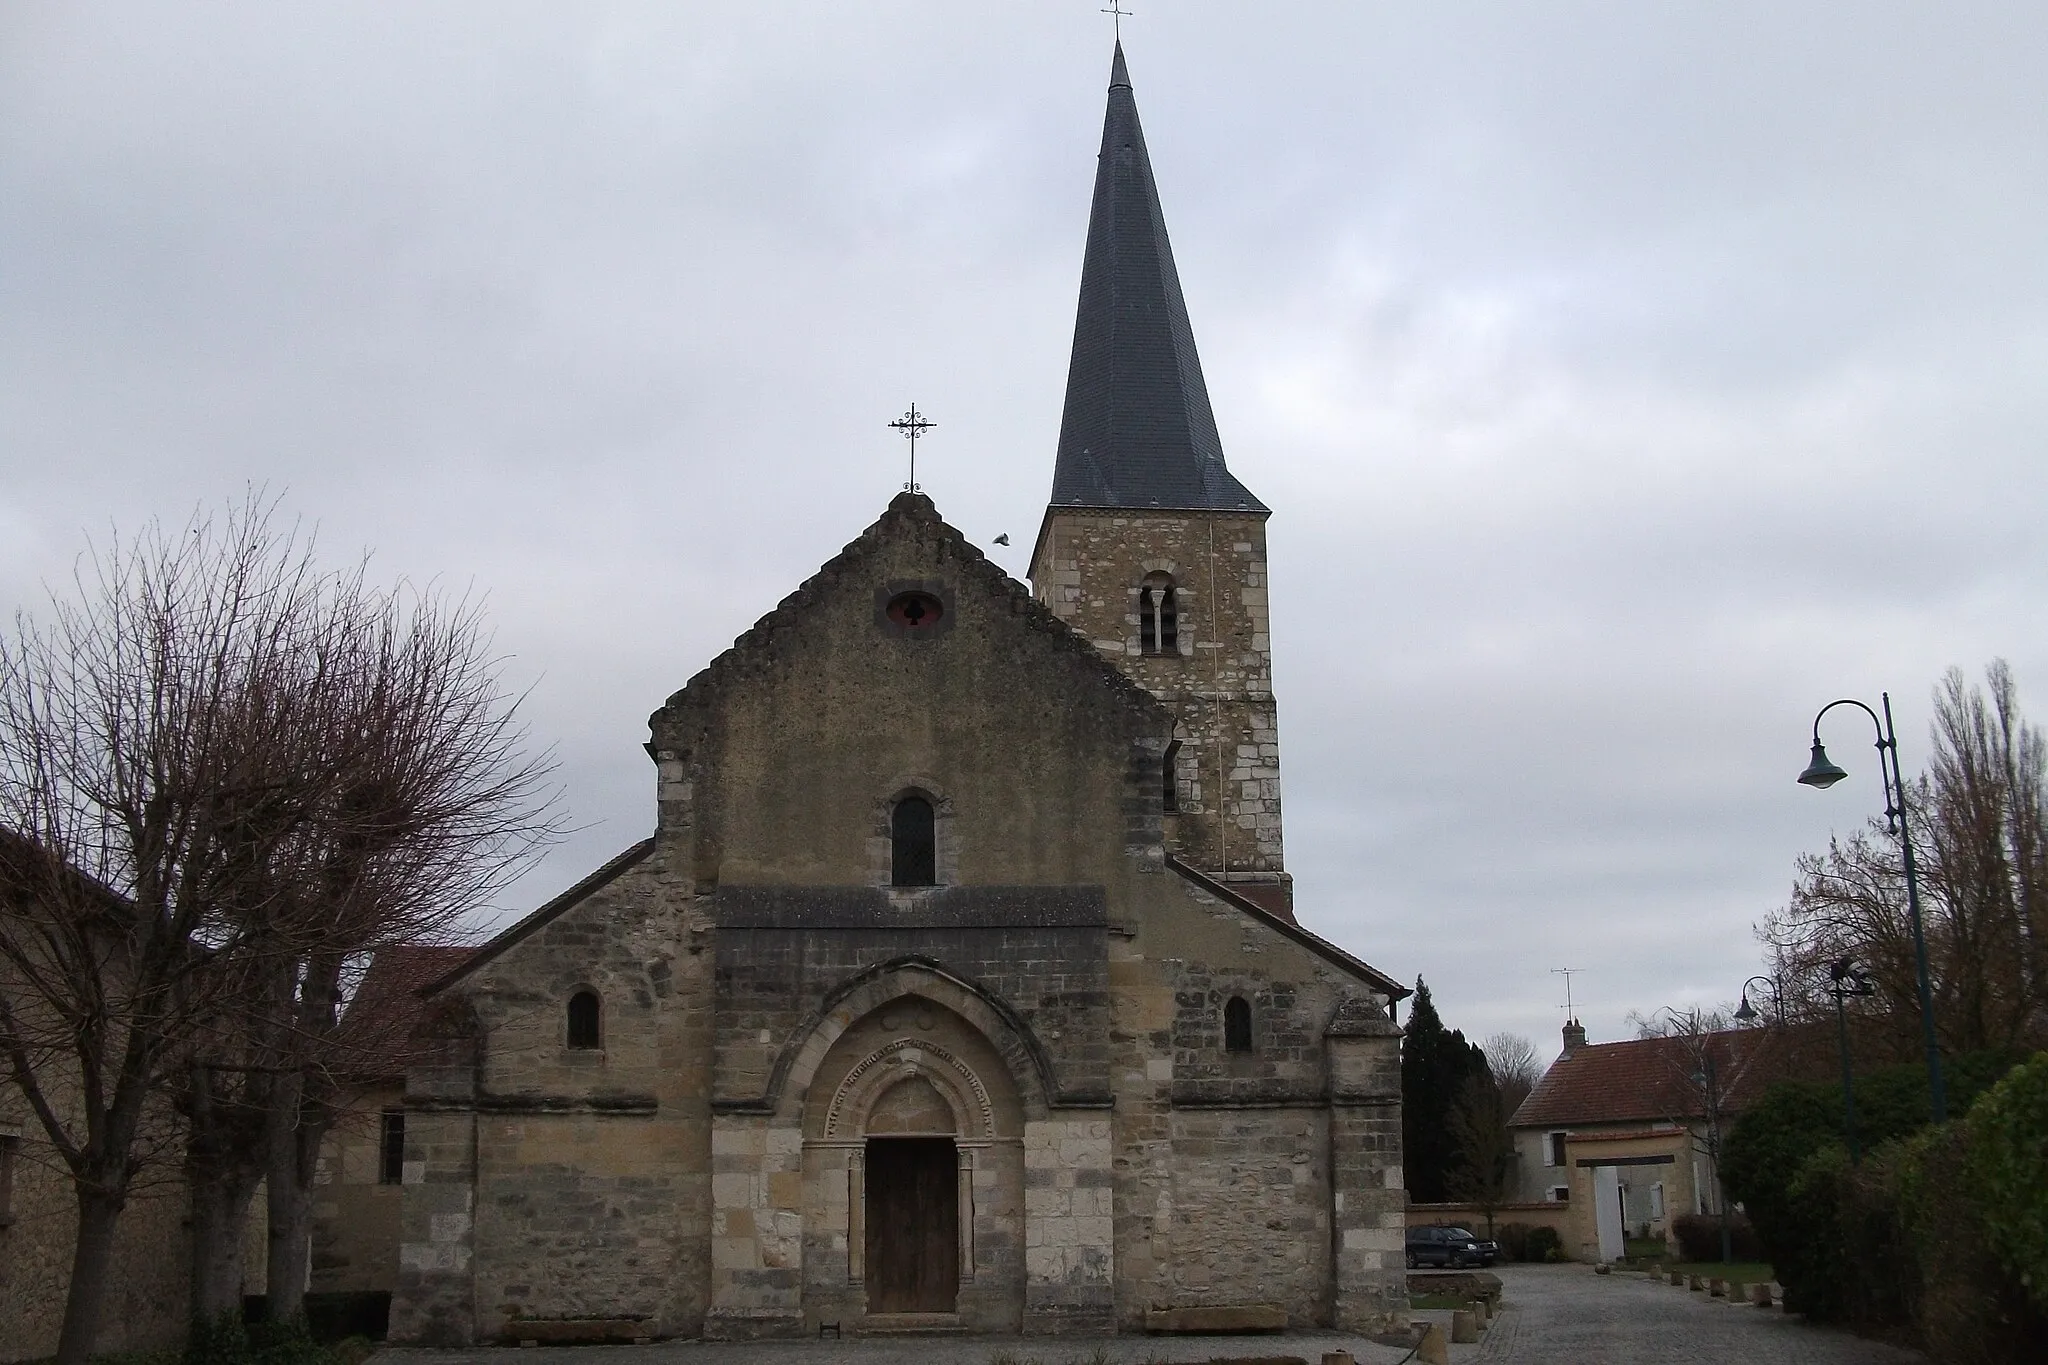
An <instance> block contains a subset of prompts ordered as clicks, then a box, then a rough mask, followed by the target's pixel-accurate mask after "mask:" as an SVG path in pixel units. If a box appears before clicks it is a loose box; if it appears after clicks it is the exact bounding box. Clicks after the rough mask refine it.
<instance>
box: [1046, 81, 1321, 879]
mask: <svg viewBox="0 0 2048 1365" xmlns="http://www.w3.org/2000/svg"><path fill="white" fill-rule="evenodd" d="M1268 515H1269V513H1268V512H1267V509H1266V507H1265V504H1263V503H1261V502H1260V501H1259V500H1258V499H1257V498H1255V497H1253V496H1252V494H1251V491H1250V490H1249V489H1247V488H1246V487H1245V486H1244V485H1243V484H1241V483H1239V482H1238V481H1237V479H1236V478H1235V477H1233V476H1232V475H1231V473H1230V470H1229V469H1228V468H1227V467H1226V466H1225V465H1224V462H1223V443H1222V440H1221V439H1220V438H1219V437H1218V435H1217V432H1216V418H1215V415H1214V414H1213V413H1212V412H1211V411H1210V408H1209V390H1208V387H1207V386H1206V385H1205V384H1204V383H1203V381H1202V364H1201V360H1200V358H1199V357H1198V356H1197V355H1196V353H1195V334H1194V329H1193V328H1192V326H1190V324H1189V322H1188V310H1187V303H1186V302H1185V300H1183V299H1182V297H1181V291H1180V276H1179V274H1178V273H1177V272H1176V271H1175V269H1174V264H1173V249H1172V247H1171V246H1170V245H1169V244H1168V242H1167V238H1166V221H1165V218H1164V216H1163V215H1162V214H1161V212H1160V207H1159V190H1158V186H1157V185H1156V184H1155V183H1154V181H1153V178H1152V162H1151V158H1150V157H1149V156H1148V155H1147V154H1146V151H1145V134H1144V130H1143V129H1142V128H1140V127H1139V124H1138V106H1137V102H1136V100H1135V98H1134V97H1133V96H1132V93H1131V81H1130V75H1129V73H1128V71H1127V70H1126V69H1125V65H1124V52H1123V44H1122V43H1118V44H1117V48H1116V55H1115V58H1114V60H1113V61H1112V63H1111V66H1110V76H1109V108H1108V112H1107V114H1106V115H1105V117H1104V119H1103V126H1102V151H1101V153H1100V156H1099V159H1098V161H1097V164H1096V171H1095V198H1094V204H1093V206H1092V208H1091V210H1090V213H1089V219H1088V246H1087V251H1086V254H1085V255H1084V257H1083V258H1082V264H1081V301H1080V308H1079V310H1078V313H1077V315H1076V317H1075V320H1074V350H1073V358H1072V361H1071V362H1070V364H1069V367H1068V371H1067V398H1066V409H1065V412H1064V415H1063V417H1062V419H1061V423H1060V443H1059V455H1058V460H1057V462H1056V464H1055V466H1054V470H1053V482H1052V497H1051V499H1050V501H1049V503H1048V505H1047V507H1046V512H1045V521H1044V523H1043V524H1042V525H1041V527H1040V528H1039V532H1038V542H1037V544H1036V546H1035V547H1034V548H1033V550H1032V555H1031V583H1032V591H1033V592H1034V593H1035V594H1036V595H1037V597H1038V599H1039V600H1040V601H1041V602H1043V603H1045V605H1046V606H1048V607H1049V608H1051V609H1052V611H1053V612H1054V613H1055V614H1057V615H1058V616H1059V617H1060V618H1061V619H1063V620H1065V621H1066V622H1067V623H1068V624H1070V625H1072V626H1073V627H1074V628H1075V629H1077V630H1079V631H1081V632H1082V633H1083V634H1085V635H1086V636H1087V637H1088V638H1089V639H1090V640H1092V641H1094V642H1095V646H1096V647H1097V648H1098V649H1100V650H1101V651H1102V652H1103V653H1104V654H1106V655H1107V656H1109V658H1110V659H1111V660H1113V661H1114V662H1115V663H1116V664H1118V665H1119V666H1120V667H1121V668H1123V669H1124V671H1125V672H1127V673H1129V674H1130V676H1131V677H1132V678H1133V679H1134V680H1135V681H1137V682H1138V683H1139V684H1140V685H1142V686H1143V687H1145V688H1146V689H1148V690H1149V691H1151V692H1152V693H1153V694H1154V695H1155V696H1157V697H1158V698H1159V699H1160V700H1161V701H1163V702H1165V703H1166V704H1167V705H1168V706H1169V707H1170V708H1171V709H1172V710H1173V712H1174V715H1175V717H1176V723H1175V726H1174V748H1173V750H1172V752H1171V755H1170V760H1169V763H1168V765H1167V766H1168V768H1169V769H1170V771H1169V772H1166V773H1163V774H1162V778H1161V792H1162V797H1163V799H1164V802H1165V805H1166V835H1167V842H1168V845H1169V847H1170V848H1171V849H1172V850H1173V852H1174V854H1175V855H1176V856H1177V857H1179V858H1180V859H1181V860H1182V861H1183V862H1185V863H1187V864H1189V865H1190V866H1192V867H1194V868H1196V869H1198V870H1200V871H1202V872H1205V873H1207V874H1209V875H1210V876H1211V877H1214V878H1216V879H1217V880H1219V881H1223V882H1227V883H1229V885H1230V887H1231V889H1233V890H1235V891H1237V892H1239V893H1240V894H1242V895H1245V896H1247V897H1248V898H1250V899H1252V900H1255V901H1257V902H1258V903H1259V904H1261V905H1263V906H1265V907H1266V908H1268V909H1270V910H1273V911H1275V912H1278V913H1280V914H1283V915H1286V916H1287V917H1289V918H1292V916H1293V910H1292V892H1291V884H1290V881H1289V878H1288V876H1287V871H1286V863H1285V860H1284V858H1283V856H1282V849H1281V838H1280V734H1279V728H1278V722H1277V720H1276V715H1275V708H1274V703H1273V669H1272V643H1271V631H1270V628H1269V623H1268V616H1267V600H1266V591H1267V583H1266V518H1267V516H1268Z"/></svg>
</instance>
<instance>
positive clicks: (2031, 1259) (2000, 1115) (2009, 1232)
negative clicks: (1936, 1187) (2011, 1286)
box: [1964, 1053, 2048, 1309]
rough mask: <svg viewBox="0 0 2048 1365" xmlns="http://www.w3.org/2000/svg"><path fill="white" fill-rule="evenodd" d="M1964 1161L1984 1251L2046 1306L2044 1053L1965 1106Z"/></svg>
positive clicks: (2047, 1102) (2047, 1112)
mask: <svg viewBox="0 0 2048 1365" xmlns="http://www.w3.org/2000/svg"><path fill="white" fill-rule="evenodd" d="M1964 1128H1965V1130H1966V1132H1967V1134H1968V1142H1969V1155H1968V1157H1967V1159H1966V1160H1965V1163H1964V1170H1965V1175H1966V1177H1967V1185H1968V1189H1969V1192H1970V1194H1971V1196H1972V1202H1973V1203H1975V1205H1976V1206H1977V1207H1978V1208H1979V1209H1980V1210H1981V1211H1982V1213H1983V1218H1984V1232H1985V1236H1986V1238H1987V1240H1988V1241H1989V1243H1990V1245H1991V1248H1992V1250H1993V1251H1994V1252H1995V1253H1996V1254H1997V1256H1998V1259H1999V1261H2000V1263H2001V1264H2003V1265H2004V1266H2005V1268H2006V1269H2007V1270H2008V1271H2009V1272H2011V1274H2012V1275H2013V1277H2014V1278H2015V1279H2017V1280H2018V1281H2019V1284H2020V1287H2021V1288H2022V1289H2023V1290H2024V1291H2025V1292H2026V1294H2027V1296H2028V1297H2029V1298H2030V1299H2032V1300H2033V1303H2034V1306H2035V1307H2037V1308H2041V1309H2048V1142H2044V1141H2043V1137H2042V1135H2043V1134H2044V1133H2048V1053H2039V1054H2037V1055H2036V1056H2035V1057H2034V1060H2032V1061H2031V1062H2028V1063H2026V1064H2025V1065H2024V1066H2019V1067H2015V1068H2014V1069H2013V1070H2012V1071H2011V1072H2010V1073H2009V1074H2007V1076H2006V1078H2005V1079H2004V1080H2002V1081H2000V1082H1999V1083H1998V1084H1997V1085H1996V1086H1994V1087H1993V1088H1992V1089H1991V1090H1990V1091H1989V1092H1988V1093H1986V1094H1985V1096H1984V1098H1983V1099H1981V1100H1979V1101H1978V1102H1977V1103H1976V1105H1974V1106H1973V1107H1972V1108H1971V1110H1970V1114H1969V1117H1968V1119H1967V1120H1965V1122H1964Z"/></svg>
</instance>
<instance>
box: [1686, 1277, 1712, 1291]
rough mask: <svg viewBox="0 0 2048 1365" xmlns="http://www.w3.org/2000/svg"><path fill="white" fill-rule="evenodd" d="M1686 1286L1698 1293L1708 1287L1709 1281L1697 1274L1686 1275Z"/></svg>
mask: <svg viewBox="0 0 2048 1365" xmlns="http://www.w3.org/2000/svg"><path fill="white" fill-rule="evenodd" d="M1685 1287H1686V1288H1687V1289H1690V1290H1691V1291H1692V1292H1693V1293H1695V1294H1697V1293H1699V1292H1700V1291H1701V1290H1702V1289H1705V1288H1706V1287H1707V1282H1706V1281H1705V1280H1703V1279H1701V1278H1700V1277H1699V1276H1697V1275H1688V1276H1686V1277H1685Z"/></svg>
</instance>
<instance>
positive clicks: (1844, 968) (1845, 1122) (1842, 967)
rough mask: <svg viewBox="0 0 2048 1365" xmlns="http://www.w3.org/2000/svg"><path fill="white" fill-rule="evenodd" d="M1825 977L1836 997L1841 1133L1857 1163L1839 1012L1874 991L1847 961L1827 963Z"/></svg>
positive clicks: (1852, 1094) (1851, 1081)
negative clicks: (1847, 1002) (1845, 1003)
mask: <svg viewBox="0 0 2048 1365" xmlns="http://www.w3.org/2000/svg"><path fill="white" fill-rule="evenodd" d="M1828 975H1829V976H1830V977H1832V978H1833V982H1832V984H1830V985H1829V986H1828V994H1829V995H1832V996H1834V997H1835V1030H1836V1033H1837V1035H1838V1036H1839V1037H1840V1039H1841V1044H1842V1131H1843V1132H1844V1133H1846V1134H1848V1137H1849V1160H1850V1161H1851V1162H1856V1161H1861V1160H1862V1159H1863V1158H1862V1155H1861V1154H1860V1153H1859V1152H1858V1151H1857V1150H1856V1076H1855V1073H1854V1072H1852V1071H1851V1070H1850V1069H1849V1017H1848V1015H1847V1014H1845V1013H1844V1012H1843V1010H1842V1001H1844V1000H1845V999H1847V998H1848V997H1850V996H1852V995H1872V994H1875V993H1876V991H1877V987H1876V986H1874V985H1872V984H1871V982H1870V978H1869V977H1867V976H1865V975H1863V973H1861V972H1859V971H1857V970H1856V964H1855V962H1854V961H1853V960H1851V959H1849V958H1846V957H1838V958H1836V959H1835V960H1834V961H1833V962H1831V963H1829V964H1828Z"/></svg>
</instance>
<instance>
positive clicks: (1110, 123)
mask: <svg viewBox="0 0 2048 1365" xmlns="http://www.w3.org/2000/svg"><path fill="white" fill-rule="evenodd" d="M1052 506H1053V508H1054V509H1057V508H1060V507H1130V508H1145V507H1163V508H1198V509H1210V510H1215V511H1237V510H1240V509H1242V510H1247V511H1257V512H1263V511H1265V510H1266V508H1265V505H1264V504H1263V503H1261V502H1260V501H1259V500H1258V499H1257V498H1255V497H1253V496H1252V495H1251V492H1250V490H1248V489H1247V488H1246V487H1245V486H1244V485H1243V484H1241V483H1239V482H1238V481H1237V480H1236V479H1235V478H1233V477H1232V476H1231V473H1230V471H1229V470H1228V469H1227V468H1225V467H1224V463H1223V442H1222V440H1221V439H1220V438H1219V437H1218V436H1217V434H1216V417H1215V414H1214V413H1212V412H1211V411H1210V409H1209V390H1208V386H1207V385H1205V384H1204V383H1203V382H1202V362H1201V359H1200V358H1199V357H1198V356H1197V355H1196V354H1195V333H1194V328H1193V327H1191V326H1190V325H1189V323H1188V308H1187V303H1186V301H1185V300H1183V299H1182V298H1181V292H1180V275H1179V274H1178V272H1176V271H1175V270H1174V268H1173V248H1172V246H1171V245H1169V244H1168V242H1167V240H1166V218H1165V216H1164V215H1163V214H1162V213H1161V212H1160V209H1159V189H1158V186H1157V185H1155V184H1154V183H1153V179H1152V159H1151V158H1150V157H1149V156H1147V155H1146V152H1145V133H1144V130H1143V129H1142V128H1140V127H1139V126H1138V105H1137V101H1136V100H1135V99H1134V98H1133V97H1132V94H1131V78H1130V73H1129V72H1128V70H1127V69H1126V68H1125V66H1124V47H1123V44H1122V43H1121V42H1119V43H1118V44H1117V45H1116V56H1115V58H1114V59H1113V60H1112V61H1111V63H1110V68H1109V109H1108V112H1107V114H1105V115H1104V117H1103V121H1102V151H1101V154H1100V157H1099V159H1098V161H1097V164H1096V169H1095V201H1094V205H1093V207H1092V208H1091V209H1090V210H1089V216H1088V250H1087V254H1086V255H1085V256H1084V257H1083V258H1082V262H1081V306H1080V309H1079V312H1078V313H1077V315H1076V317H1075V319H1074V354H1073V360H1072V361H1071V363H1070V364H1069V366H1068V370H1067V403H1066V411H1065V413H1064V414H1063V416H1062V418H1061V421H1060V445H1059V459H1058V462H1057V464H1056V465H1055V466H1054V469H1053V478H1052Z"/></svg>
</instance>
